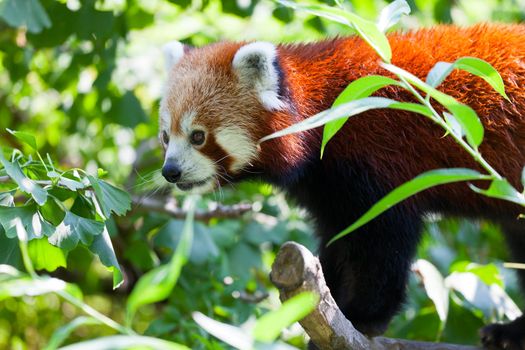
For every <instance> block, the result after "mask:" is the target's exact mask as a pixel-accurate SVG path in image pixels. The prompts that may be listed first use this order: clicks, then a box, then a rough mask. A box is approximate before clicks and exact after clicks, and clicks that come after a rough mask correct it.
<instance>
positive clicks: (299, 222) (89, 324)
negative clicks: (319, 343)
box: [0, 0, 523, 349]
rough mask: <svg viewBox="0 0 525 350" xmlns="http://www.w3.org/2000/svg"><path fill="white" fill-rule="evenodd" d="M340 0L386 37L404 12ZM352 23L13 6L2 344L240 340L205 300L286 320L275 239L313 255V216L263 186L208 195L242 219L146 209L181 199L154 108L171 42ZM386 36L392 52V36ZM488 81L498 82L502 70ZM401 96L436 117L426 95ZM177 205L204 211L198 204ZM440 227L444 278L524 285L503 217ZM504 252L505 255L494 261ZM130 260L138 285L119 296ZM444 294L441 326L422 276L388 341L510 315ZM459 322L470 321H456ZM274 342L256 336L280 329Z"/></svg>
mask: <svg viewBox="0 0 525 350" xmlns="http://www.w3.org/2000/svg"><path fill="white" fill-rule="evenodd" d="M340 3H342V6H343V7H344V8H345V9H347V10H352V11H351V12H345V19H344V21H346V22H349V23H351V24H353V25H356V26H357V28H356V29H357V33H361V34H363V33H364V34H366V33H368V36H369V39H370V42H372V43H374V42H376V41H375V40H377V39H376V38H377V37H382V32H383V31H384V30H385V29H387V28H389V27H390V26H391V25H392V23H394V22H395V21H396V20H397V19H398V18H399V15H400V14H402V13H404V12H405V10H404V8H405V7H404V6H401V7H396V6H393V5H392V6H390V7H389V10H385V11H384V12H383V14H382V16H381V20H380V22H379V23H381V24H380V26H379V27H378V28H379V31H373V33H372V34H370V32H369V28H375V27H372V25H373V26H375V23H374V22H373V21H372V19H374V18H376V17H377V15H378V14H379V9H381V8H383V7H385V5H386V3H385V2H383V1H379V0H378V1H359V0H352V1H347V2H340ZM323 4H328V5H330V6H332V5H334V3H333V2H332V1H329V0H327V1H319V2H317V3H316V6H321V5H323ZM410 5H411V8H412V10H413V14H412V15H411V17H410V18H407V17H402V18H401V26H402V27H404V28H410V27H414V26H418V25H420V24H431V23H434V22H435V21H438V22H451V21H454V22H456V23H460V24H467V23H472V22H475V21H481V20H490V19H494V20H500V21H501V20H504V21H518V20H522V19H523V18H522V16H523V13H522V11H520V8H519V5H517V4H515V3H514V2H512V1H504V0H493V1H491V2H486V3H484V4H483V5H480V4H479V2H475V1H474V2H472V1H458V2H454V4H453V2H452V1H437V0H436V1H428V0H425V1H419V0H414V1H411V2H410ZM339 12H340V11H339V10H337V13H339ZM349 13H352V14H349ZM353 14H357V15H359V16H360V17H357V16H355V15H353ZM361 17H362V18H365V19H362V18H361ZM339 22H341V21H339ZM347 24H348V23H345V24H341V23H335V22H332V21H330V20H325V19H323V18H319V17H317V16H314V15H311V14H307V13H303V12H301V11H293V10H291V9H289V8H286V7H284V6H280V5H277V4H275V3H273V2H270V1H263V0H259V1H257V0H253V1H247V2H243V1H233V0H222V1H221V0H205V1H204V0H203V1H198V0H193V1H191V0H176V1H175V0H173V1H168V0H154V1H149V2H143V1H137V0H127V1H109V0H88V1H73V0H3V1H0V28H1V30H0V82H1V84H0V145H1V146H2V151H1V152H0V157H1V158H0V162H1V164H2V165H1V166H0V179H1V181H0V192H2V194H1V195H0V225H1V228H0V231H2V232H0V247H1V248H0V264H1V265H0V280H1V282H0V348H7V349H9V348H13V349H19V348H21V349H41V348H46V349H53V348H56V347H58V346H61V345H62V344H63V345H65V344H70V345H72V346H75V345H76V344H79V346H84V347H85V348H93V347H94V346H95V345H96V346H99V345H100V344H106V345H105V346H116V345H115V344H123V345H122V346H124V347H127V346H129V344H130V343H129V342H130V341H131V342H132V344H133V345H136V346H139V345H141V344H144V345H147V344H149V345H150V346H153V347H156V348H160V347H161V346H166V347H170V346H171V347H172V348H174V347H177V345H175V344H176V343H178V344H183V345H185V346H187V347H189V348H192V349H222V348H227V345H225V343H223V342H222V341H220V340H217V339H216V338H214V337H213V336H210V335H209V334H208V333H207V331H205V330H204V329H203V328H201V327H200V326H199V324H201V323H200V322H195V321H196V320H197V318H198V317H199V316H197V317H195V315H198V314H195V312H199V313H200V314H202V315H203V316H205V317H207V318H208V319H213V320H215V322H220V323H221V324H224V323H227V324H231V325H233V326H232V327H234V328H235V329H238V328H239V327H241V330H242V331H243V334H248V333H247V332H248V331H246V330H248V329H250V330H251V329H254V328H252V327H253V326H252V327H249V326H250V325H253V324H254V322H255V324H264V322H267V323H269V324H273V323H275V322H273V321H264V320H265V319H266V320H268V319H269V320H271V317H272V316H271V315H272V313H268V312H267V311H268V310H275V309H278V300H277V297H276V291H275V289H273V288H272V287H271V284H270V282H269V281H268V278H267V274H268V271H269V266H270V263H271V261H273V258H274V256H275V253H276V250H277V249H278V247H279V245H281V244H282V243H283V242H285V241H287V240H295V241H299V242H300V243H303V244H306V245H307V246H308V247H309V248H310V249H312V250H314V249H315V239H314V238H313V236H312V235H311V224H310V222H309V221H308V220H307V219H306V218H305V215H304V213H303V212H302V211H301V210H300V209H298V208H295V207H293V206H289V204H288V203H287V202H286V201H285V200H284V198H283V195H282V194H281V193H279V192H278V191H274V190H273V189H272V188H270V187H269V186H267V185H263V184H258V183H244V184H240V185H236V186H235V188H234V189H233V190H232V189H227V188H224V189H222V190H221V191H220V192H219V193H215V194H211V195H208V196H205V197H203V198H198V199H197V200H196V203H195V206H196V208H195V210H196V211H199V210H201V211H202V210H208V209H209V208H211V207H213V206H215V205H216V203H217V202H221V203H224V204H235V203H238V202H240V201H243V202H248V203H252V207H253V211H252V212H251V213H247V214H245V215H243V216H241V217H239V218H235V219H232V218H213V219H211V220H209V221H193V220H191V218H190V219H189V220H188V221H186V223H185V221H184V220H181V219H178V218H174V217H171V216H169V215H167V214H166V213H159V212H157V211H155V210H151V209H150V208H148V207H147V206H146V204H145V203H147V200H148V199H155V200H159V201H160V202H162V203H165V202H169V201H173V196H172V194H171V193H170V191H169V190H168V189H166V188H164V187H162V186H161V183H160V182H159V181H158V172H157V171H156V170H157V169H159V167H160V164H161V154H160V149H159V147H158V146H157V143H156V134H157V121H156V120H157V106H158V98H159V96H160V93H161V91H162V85H163V79H164V76H163V74H164V73H163V72H162V70H163V69H162V67H163V63H162V62H161V60H160V56H161V55H160V49H159V48H160V47H161V46H162V44H163V43H165V42H167V41H169V40H173V39H178V40H182V41H183V42H185V43H188V44H191V45H197V46H200V45H205V44H207V43H210V42H214V41H217V40H224V39H231V40H250V39H258V40H270V41H281V42H291V41H309V40H314V39H320V38H323V37H326V36H332V35H335V34H349V33H355V32H356V31H355V29H352V28H350V27H348V26H347ZM397 26H399V25H397ZM372 30H374V29H372ZM379 40H380V42H379V44H378V48H379V49H380V50H382V51H381V52H383V55H384V58H387V59H388V57H389V56H388V48H387V45H385V41H384V40H383V41H381V39H379ZM385 61H388V60H385ZM465 64H466V65H467V66H468V67H471V70H475V71H478V72H479V71H481V72H482V73H483V72H484V73H487V72H488V70H487V68H486V67H484V66H483V64H482V63H479V62H473V61H468V60H467V61H463V62H460V63H457V62H456V63H450V65H449V64H443V65H440V66H437V67H436V70H435V71H434V73H435V78H434V80H433V81H427V84H428V85H429V86H430V87H434V86H435V84H436V82H437V81H439V79H441V78H444V76H445V74H446V72H448V71H449V70H450V69H452V68H451V67H452V66H451V65H453V66H454V67H457V68H461V69H464V68H465ZM472 73H474V72H472ZM474 74H475V73H474ZM485 76H486V78H487V79H491V81H493V85H495V86H497V77H495V75H494V74H485ZM375 79H376V80H375V82H374V84H370V81H357V82H355V83H353V84H351V85H350V86H352V87H350V86H349V88H348V89H347V91H346V92H345V93H344V94H343V95H342V96H343V97H341V99H340V100H339V101H337V104H339V105H340V106H341V107H342V106H344V105H348V101H351V100H356V101H357V100H359V99H362V98H364V97H367V96H369V95H370V94H372V93H373V92H374V91H375V90H374V91H371V90H372V89H376V90H377V89H379V88H380V87H381V86H382V85H383V84H393V82H392V81H386V80H384V79H382V78H375ZM398 83H399V81H398V82H396V84H398ZM383 86H384V85H383ZM429 91H432V92H433V91H434V90H429ZM433 93H434V92H433ZM345 96H346V97H345ZM389 103H390V107H397V108H405V109H409V108H411V110H416V111H417V112H422V113H426V114H428V115H427V117H429V116H430V114H431V113H428V111H427V109H425V108H424V106H423V105H421V106H416V105H407V104H404V105H396V104H394V103H391V102H389ZM346 113H347V111H344V113H342V114H343V115H344V114H346ZM451 115H452V116H454V111H452V113H451ZM346 116H348V114H346ZM455 118H456V119H457V120H458V121H459V120H461V118H458V117H455ZM450 120H452V119H450ZM450 120H445V121H444V122H445V123H447V125H448V126H449V127H450V128H451V135H456V136H458V137H459V138H463V136H465V135H463V134H462V132H463V131H465V130H468V131H469V132H470V131H471V130H473V131H472V132H470V136H468V137H467V138H466V140H467V142H468V144H469V146H470V147H472V148H473V149H474V150H475V146H476V143H477V142H480V136H479V129H478V130H477V131H476V129H475V126H473V127H472V128H474V129H472V128H471V127H470V124H469V123H467V124H466V126H465V125H461V123H459V124H460V125H461V128H460V129H458V128H457V125H456V123H453V122H451V121H450ZM474 123H475V121H474ZM332 125H336V124H335V121H334V124H332ZM7 129H9V130H7ZM10 130H16V131H10ZM326 130H328V129H326ZM334 130H335V131H337V128H336V127H335V128H334ZM459 130H461V132H460V134H461V136H459V134H458V132H459ZM335 131H333V132H335ZM452 133H454V134H452ZM327 139H329V137H327ZM471 141H472V142H471ZM48 155H49V156H48ZM61 169H62V170H61ZM100 169H105V171H103V170H100ZM494 186H495V187H494V188H493V189H492V190H491V189H489V190H488V191H489V192H490V193H489V194H498V193H501V191H499V190H498V188H501V186H505V184H503V183H500V182H494ZM498 186H499V187H498ZM122 189H124V191H123V190H122ZM126 193H129V194H130V195H131V196H130V197H128V195H127V194H126ZM130 202H131V208H132V210H131V211H128V209H129V206H128V203H130ZM173 202H174V203H175V205H176V206H177V207H178V208H182V209H183V210H184V211H186V212H190V213H191V212H192V209H191V205H190V203H191V200H190V199H185V198H179V197H177V198H176V199H175V200H174V201H173ZM18 219H19V220H18ZM190 223H191V226H192V227H193V230H189V229H188V227H189V226H188V225H190ZM185 225H186V229H184V227H185ZM427 231H429V232H428V234H427V235H426V238H425V240H424V242H423V245H422V246H421V248H420V252H419V254H418V256H419V257H420V258H424V259H426V260H429V261H431V262H432V263H433V264H434V265H435V266H436V268H437V269H438V271H440V272H439V273H440V274H441V275H442V276H448V277H450V276H452V274H453V273H471V274H474V275H475V276H477V278H479V279H480V280H481V281H483V282H484V283H485V284H487V285H489V286H491V287H490V288H493V287H492V286H493V285H497V286H500V287H501V286H504V287H505V291H506V292H508V294H509V295H510V296H511V297H512V298H513V299H515V298H516V283H515V280H514V279H513V278H511V277H509V276H508V275H509V274H508V273H507V271H508V270H505V269H503V268H502V267H501V265H500V263H499V262H501V261H503V260H505V259H506V258H507V256H506V253H505V251H504V250H503V249H502V248H501V247H502V246H503V244H502V242H501V238H500V236H499V235H498V232H497V231H498V230H497V228H495V227H493V226H491V225H489V224H487V223H483V222H481V223H479V222H467V221H457V220H438V218H433V220H430V221H429V223H428V225H427ZM191 232H192V234H191ZM447 232H448V233H449V234H447V235H444V233H447ZM190 237H192V239H190ZM190 241H191V244H189V243H188V242H190ZM110 242H112V245H110ZM187 244H188V245H189V246H188V245H187ZM112 247H113V248H112ZM93 253H94V254H93ZM95 255H99V258H96V257H95ZM117 258H118V263H117V260H116V259H117ZM494 259H496V262H497V263H496V265H483V264H487V263H488V262H489V261H494ZM472 261H475V262H476V263H478V264H481V265H473V264H472V263H471V262H472ZM105 267H110V268H113V273H112V274H111V273H108V272H107V269H106V268H105ZM119 268H120V270H119ZM34 270H36V272H35V271H34ZM120 271H122V276H123V277H124V282H123V283H122V284H121V285H120V287H119V288H117V289H115V290H113V287H114V286H117V285H119V283H120ZM502 274H505V275H503V276H502ZM434 275H435V276H437V274H434ZM449 275H450V276H449ZM162 276H169V278H167V279H162V278H161V277H162ZM448 277H442V278H443V281H445V280H446V278H448ZM438 279H439V278H438ZM159 280H161V281H160V282H158V281H159ZM66 281H67V282H66ZM445 286H446V284H445ZM148 287H151V288H148ZM446 288H448V290H450V291H451V292H449V293H448V294H447V295H448V296H449V298H450V305H449V307H448V313H446V315H447V317H446V322H444V321H443V320H442V319H440V316H441V317H442V316H443V315H444V313H443V311H442V310H443V308H442V307H441V306H438V305H436V304H435V303H434V302H433V300H434V299H435V298H434V299H432V300H431V299H429V298H428V297H427V296H426V292H425V289H424V288H421V287H420V286H418V285H417V284H416V279H413V280H412V281H411V297H410V299H409V300H410V304H409V305H407V308H406V309H405V311H404V312H403V313H402V314H401V315H400V316H399V317H398V318H396V320H395V321H394V324H393V325H392V327H391V328H390V330H389V335H391V336H395V337H404V338H414V339H427V340H435V339H436V338H438V337H441V339H442V340H446V341H450V342H461V343H469V342H470V343H473V342H476V341H477V340H476V332H477V330H476V328H477V327H478V326H479V325H481V323H482V321H486V320H489V319H490V320H494V319H498V318H500V317H503V316H502V314H501V313H498V311H497V309H496V308H491V306H490V298H488V299H486V300H489V303H488V304H487V303H485V304H483V305H477V304H476V303H471V302H469V300H468V299H467V298H465V297H464V296H462V294H461V293H460V292H458V290H457V289H453V288H449V287H448V286H446ZM261 300H262V301H261ZM154 302H155V303H156V304H151V303H154ZM301 304H302V303H301ZM487 305H489V307H488V308H487ZM299 309H301V308H299ZM436 309H437V310H441V311H439V313H436ZM281 310H283V309H281ZM303 311H304V309H303ZM275 312H276V313H277V315H279V313H278V312H279V311H275ZM266 315H268V316H266ZM274 315H275V314H274ZM296 316H297V317H296V318H298V317H299V316H300V315H299V314H296ZM202 319H204V318H202ZM254 320H258V321H254ZM291 321H292V320H290V322H291ZM421 321H426V322H421ZM285 323H286V324H288V322H285ZM457 324H461V329H462V330H463V331H462V332H461V333H458V332H457V331H455V329H457V328H458V327H455V325H457ZM421 325H425V326H421ZM282 326H284V324H283V325H282ZM282 326H279V325H276V326H275V329H273V331H274V332H277V333H278V331H280V328H281V327H282ZM259 327H261V326H259ZM205 328H206V327H205ZM254 332H255V331H254ZM135 333H136V334H135ZM137 334H140V336H139V335H137ZM249 335H250V337H251V336H254V335H255V333H249ZM265 336H268V335H267V334H262V335H261V337H262V338H259V336H255V339H258V340H270V339H269V338H264V337H265ZM271 338H272V339H273V338H274V336H272V337H271ZM221 339H222V338H221ZM90 341H94V342H96V343H90ZM284 341H286V342H288V344H290V346H293V347H304V344H305V341H304V337H303V335H302V333H301V332H300V330H299V329H298V328H297V326H291V327H290V328H288V330H287V331H286V332H284V333H283V334H282V335H281V337H280V340H278V341H277V342H276V343H275V344H276V345H283V342H284ZM126 342H128V343H127V344H128V345H126ZM94 344H95V345H94ZM159 344H163V345H159ZM100 346H102V345H100Z"/></svg>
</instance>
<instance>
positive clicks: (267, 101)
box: [160, 42, 286, 192]
mask: <svg viewBox="0 0 525 350" xmlns="http://www.w3.org/2000/svg"><path fill="white" fill-rule="evenodd" d="M164 51H165V52H164V53H165V56H166V62H167V66H168V70H169V78H168V83H167V87H166V90H165V93H164V96H163V98H162V100H161V105H160V140H161V143H162V144H163V147H164V149H165V151H166V152H165V161H164V166H163V170H162V174H163V176H164V177H165V178H166V179H167V180H168V181H169V182H172V183H176V184H177V187H178V188H179V189H181V190H183V191H188V190H192V189H194V190H195V191H197V192H206V191H209V190H212V189H213V188H214V187H215V185H216V184H218V183H221V182H223V181H228V179H232V178H235V177H236V176H238V175H240V174H241V173H242V172H243V170H246V169H248V168H250V167H251V166H252V165H253V164H254V163H255V162H257V160H258V158H259V157H260V154H259V152H260V149H259V147H258V140H259V139H260V138H261V137H263V136H265V135H267V134H269V133H270V132H271V131H272V127H271V125H270V124H271V123H270V122H269V119H270V117H271V115H272V114H275V113H279V111H281V110H283V109H286V104H285V103H284V102H283V99H282V98H281V96H280V95H279V89H280V81H279V79H280V78H279V69H278V65H277V62H276V58H277V49H276V47H275V46H274V45H273V44H270V43H265V42H254V43H249V44H239V43H218V44H214V45H209V46H206V47H203V48H195V49H187V48H185V47H184V46H183V45H182V44H180V43H178V42H174V43H170V44H168V45H167V46H166V47H165V50H164Z"/></svg>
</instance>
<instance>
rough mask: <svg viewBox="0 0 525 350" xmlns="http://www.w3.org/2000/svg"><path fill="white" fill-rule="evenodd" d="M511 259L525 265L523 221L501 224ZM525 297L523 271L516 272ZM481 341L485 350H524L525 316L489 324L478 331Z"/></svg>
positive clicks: (524, 271)
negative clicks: (501, 322)
mask: <svg viewBox="0 0 525 350" xmlns="http://www.w3.org/2000/svg"><path fill="white" fill-rule="evenodd" d="M502 227H503V231H504V233H505V237H506V239H507V241H508V245H509V248H510V251H511V253H512V259H513V261H515V262H518V263H525V226H524V223H523V221H521V220H519V221H516V220H512V221H510V222H509V223H506V224H503V225H502ZM517 273H518V277H519V279H520V282H521V287H522V291H523V293H524V295H525V270H518V271H517ZM480 336H481V341H482V343H483V346H484V347H485V348H487V349H491V350H492V349H497V350H499V349H505V350H525V315H522V316H521V317H518V318H517V319H515V320H514V321H512V322H509V323H505V324H491V325H488V326H486V327H484V328H483V329H481V331H480Z"/></svg>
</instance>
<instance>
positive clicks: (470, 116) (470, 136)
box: [448, 104, 484, 149]
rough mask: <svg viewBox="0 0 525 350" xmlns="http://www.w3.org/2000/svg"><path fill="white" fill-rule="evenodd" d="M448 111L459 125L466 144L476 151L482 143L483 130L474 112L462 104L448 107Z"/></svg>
mask: <svg viewBox="0 0 525 350" xmlns="http://www.w3.org/2000/svg"><path fill="white" fill-rule="evenodd" d="M448 109H449V111H451V112H452V114H453V115H454V118H455V119H456V121H457V122H458V123H459V125H461V130H462V132H463V133H465V136H466V138H467V141H468V143H469V144H470V145H471V146H473V147H474V148H476V149H477V147H478V146H479V145H480V144H481V142H482V141H483V134H484V130H483V124H482V123H481V121H480V120H479V118H478V115H477V114H476V112H475V111H474V110H473V109H472V108H470V107H469V106H467V105H463V104H454V105H449V106H448ZM451 126H452V125H451Z"/></svg>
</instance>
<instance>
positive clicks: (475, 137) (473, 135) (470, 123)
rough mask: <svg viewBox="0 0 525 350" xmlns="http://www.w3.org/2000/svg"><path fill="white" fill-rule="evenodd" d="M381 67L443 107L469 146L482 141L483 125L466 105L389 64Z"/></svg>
mask: <svg viewBox="0 0 525 350" xmlns="http://www.w3.org/2000/svg"><path fill="white" fill-rule="evenodd" d="M381 66H382V67H383V68H385V69H386V70H388V71H390V72H392V73H394V74H396V75H398V76H400V77H403V78H404V79H406V81H408V82H409V83H410V84H411V85H413V86H415V87H416V88H418V89H420V90H421V91H423V92H425V93H427V94H428V95H429V96H430V97H432V98H434V99H435V100H436V101H438V102H439V103H441V104H442V105H443V106H445V107H446V108H447V109H448V110H449V111H450V112H451V113H452V114H453V115H454V117H455V118H456V120H457V121H458V123H459V124H460V125H461V128H462V130H463V132H464V133H465V136H466V138H467V141H468V142H469V144H470V145H471V146H472V147H474V148H477V147H478V146H479V145H480V144H481V142H482V141H483V133H484V130H483V124H482V123H481V121H480V120H479V118H478V116H477V114H476V112H475V111H474V110H473V109H472V108H470V107H469V106H467V105H464V104H461V103H459V102H458V101H456V100H455V99H454V98H453V97H451V96H449V95H446V94H444V93H442V92H441V91H438V90H436V89H435V88H434V87H432V86H430V85H429V84H427V83H425V82H423V81H422V80H421V79H419V78H418V77H416V76H415V75H413V74H412V73H409V72H407V71H405V70H404V69H401V68H399V67H396V66H394V65H391V64H386V63H382V64H381Z"/></svg>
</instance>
